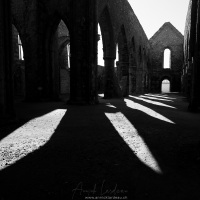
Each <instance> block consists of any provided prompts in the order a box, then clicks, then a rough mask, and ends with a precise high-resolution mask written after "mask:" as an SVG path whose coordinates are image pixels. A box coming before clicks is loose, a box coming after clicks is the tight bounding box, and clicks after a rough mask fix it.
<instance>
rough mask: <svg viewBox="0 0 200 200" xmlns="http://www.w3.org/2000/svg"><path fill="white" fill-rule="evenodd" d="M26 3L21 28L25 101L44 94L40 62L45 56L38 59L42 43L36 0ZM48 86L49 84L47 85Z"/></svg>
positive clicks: (39, 97)
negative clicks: (40, 41) (40, 40)
mask: <svg viewBox="0 0 200 200" xmlns="http://www.w3.org/2000/svg"><path fill="white" fill-rule="evenodd" d="M25 2H26V3H28V5H27V9H26V10H25V11H26V15H25V16H26V17H25V18H24V21H23V23H24V25H25V26H23V29H22V37H21V40H22V43H23V50H24V62H25V99H26V101H38V100H40V99H41V96H42V95H43V94H44V83H43V82H46V81H45V80H44V76H43V74H44V65H42V64H41V62H42V61H43V60H44V59H45V56H43V57H42V58H41V60H40V61H39V55H40V54H41V52H40V49H41V48H42V43H39V32H40V31H42V29H39V20H38V19H39V17H38V15H39V11H38V5H37V1H32V3H31V2H29V1H25ZM49 87H50V86H49Z"/></svg>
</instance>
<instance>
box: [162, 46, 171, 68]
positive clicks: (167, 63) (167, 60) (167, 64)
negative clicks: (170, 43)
mask: <svg viewBox="0 0 200 200" xmlns="http://www.w3.org/2000/svg"><path fill="white" fill-rule="evenodd" d="M163 68H164V69H170V68H171V51H170V49H165V51H164V66H163Z"/></svg>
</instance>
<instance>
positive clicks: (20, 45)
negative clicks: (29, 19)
mask: <svg viewBox="0 0 200 200" xmlns="http://www.w3.org/2000/svg"><path fill="white" fill-rule="evenodd" d="M17 40H18V51H19V60H24V51H23V47H22V41H21V39H20V36H19V34H18V36H17Z"/></svg>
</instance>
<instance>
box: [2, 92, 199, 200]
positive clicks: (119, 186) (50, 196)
mask: <svg viewBox="0 0 200 200" xmlns="http://www.w3.org/2000/svg"><path fill="white" fill-rule="evenodd" d="M99 99H100V104H99V105H96V106H95V105H92V106H68V105H66V104H65V103H63V102H48V103H44V102H43V103H20V102H18V103H16V106H15V107H16V112H17V116H18V117H17V120H16V121H14V122H10V123H9V124H4V125H3V126H1V127H0V200H10V199H11V200H13V199H19V200H23V199H24V200H37V199H43V200H46V199H47V200H57V199H58V200H59V199H61V200H62V199H63V200H64V199H66V200H67V199H68V200H69V199H75V200H79V199H129V200H143V199H144V200H165V199H166V200H171V199H173V200H184V199H185V200H186V199H187V200H188V199H190V200H193V199H194V200H197V199H200V112H197V113H189V112H187V105H188V103H187V102H186V99H185V98H184V97H182V96H181V95H179V94H176V93H171V94H145V95H137V96H129V97H128V98H125V99H112V100H105V99H103V98H101V97H100V98H99Z"/></svg>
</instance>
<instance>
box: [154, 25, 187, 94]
mask: <svg viewBox="0 0 200 200" xmlns="http://www.w3.org/2000/svg"><path fill="white" fill-rule="evenodd" d="M150 45H151V48H150V57H151V67H150V74H151V88H150V90H151V91H152V92H161V83H162V81H163V80H164V79H168V80H169V81H170V82H171V92H180V91H181V69H182V65H183V35H182V34H181V33H180V32H179V31H178V30H177V29H176V28H175V27H174V26H173V25H172V24H171V23H169V22H167V23H165V24H164V25H163V26H162V27H161V28H160V29H159V30H158V32H156V33H155V35H153V37H152V38H150ZM165 49H169V50H170V51H171V60H170V62H171V67H170V69H164V51H165Z"/></svg>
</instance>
